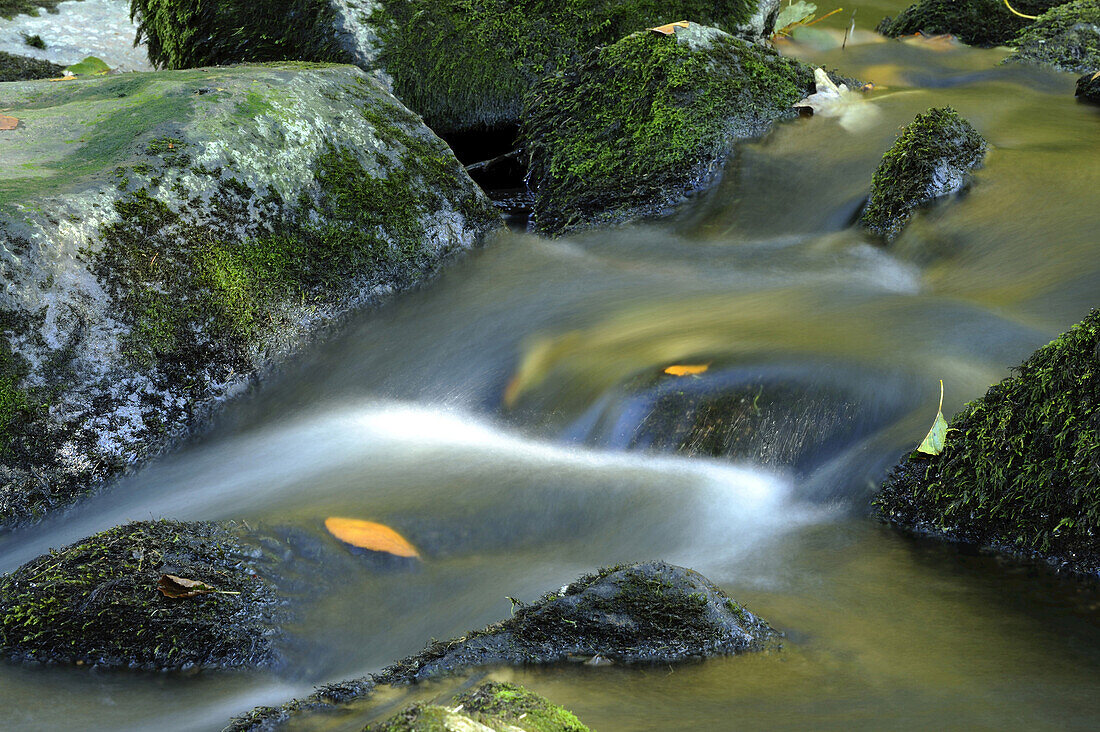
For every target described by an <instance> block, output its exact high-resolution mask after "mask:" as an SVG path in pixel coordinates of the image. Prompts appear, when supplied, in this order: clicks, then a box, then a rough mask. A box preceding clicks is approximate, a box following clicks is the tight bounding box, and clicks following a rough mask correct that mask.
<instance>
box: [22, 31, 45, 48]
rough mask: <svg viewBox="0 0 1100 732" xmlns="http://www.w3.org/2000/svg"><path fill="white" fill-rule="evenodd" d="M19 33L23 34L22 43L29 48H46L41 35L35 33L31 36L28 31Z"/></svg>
mask: <svg viewBox="0 0 1100 732" xmlns="http://www.w3.org/2000/svg"><path fill="white" fill-rule="evenodd" d="M20 35H22V36H23V43H25V44H26V45H28V46H30V47H31V48H37V49H39V50H43V49H45V48H46V42H45V41H43V40H42V36H40V35H38V34H37V33H36V34H35V35H33V36H32V35H31V34H29V33H21V34H20Z"/></svg>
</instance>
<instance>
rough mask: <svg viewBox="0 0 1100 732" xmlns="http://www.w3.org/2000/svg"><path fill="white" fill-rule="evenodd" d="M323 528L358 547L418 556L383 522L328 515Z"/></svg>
mask: <svg viewBox="0 0 1100 732" xmlns="http://www.w3.org/2000/svg"><path fill="white" fill-rule="evenodd" d="M325 528H326V529H328V531H329V533H330V534H332V535H333V536H335V537H336V538H337V539H339V540H340V541H342V542H344V543H346V544H351V545H352V546H357V547H359V548H360V549H369V550H371V551H374V552H386V553H387V554H393V555H395V556H398V557H413V558H419V557H420V553H419V552H418V551H416V548H415V547H414V546H413V545H412V544H410V543H409V542H408V540H407V539H406V538H405V537H403V536H401V534H399V533H397V532H396V531H394V530H393V529H391V528H390V527H389V526H386V525H385V524H378V523H375V522H373V521H363V520H361V519H352V518H340V517H338V516H330V517H329V518H327V519H325Z"/></svg>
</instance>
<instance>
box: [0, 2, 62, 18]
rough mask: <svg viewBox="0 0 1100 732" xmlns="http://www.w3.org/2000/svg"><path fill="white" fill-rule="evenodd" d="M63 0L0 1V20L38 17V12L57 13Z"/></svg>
mask: <svg viewBox="0 0 1100 732" xmlns="http://www.w3.org/2000/svg"><path fill="white" fill-rule="evenodd" d="M62 1H63V0H0V18H9V19H10V18H14V17H15V16H17V15H38V13H39V11H41V10H46V11H47V12H50V13H56V12H57V6H58V5H60V4H61V3H62Z"/></svg>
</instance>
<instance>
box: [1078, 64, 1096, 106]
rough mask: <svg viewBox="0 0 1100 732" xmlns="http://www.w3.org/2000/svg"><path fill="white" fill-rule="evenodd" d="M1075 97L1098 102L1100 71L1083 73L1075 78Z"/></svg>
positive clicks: (1083, 100)
mask: <svg viewBox="0 0 1100 732" xmlns="http://www.w3.org/2000/svg"><path fill="white" fill-rule="evenodd" d="M1077 98H1078V99H1079V100H1081V101H1082V102H1090V103H1092V104H1100V71H1097V72H1096V73H1095V74H1085V75H1084V76H1082V77H1081V78H1080V79H1078V80H1077Z"/></svg>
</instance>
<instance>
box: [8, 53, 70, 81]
mask: <svg viewBox="0 0 1100 732" xmlns="http://www.w3.org/2000/svg"><path fill="white" fill-rule="evenodd" d="M64 72H65V69H64V67H62V66H58V65H57V64H54V63H50V62H49V61H42V60H40V59H37V58H28V57H27V56H16V55H15V54H11V53H6V52H4V51H0V81H28V80H31V79H52V78H56V77H58V76H63V75H64Z"/></svg>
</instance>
